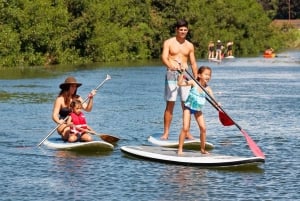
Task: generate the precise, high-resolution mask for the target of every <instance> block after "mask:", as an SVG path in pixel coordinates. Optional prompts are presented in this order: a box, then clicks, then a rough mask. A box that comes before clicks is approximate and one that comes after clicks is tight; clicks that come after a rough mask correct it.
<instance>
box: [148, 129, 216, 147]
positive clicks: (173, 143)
mask: <svg viewBox="0 0 300 201" xmlns="http://www.w3.org/2000/svg"><path fill="white" fill-rule="evenodd" d="M160 137H161V134H158V133H156V134H153V135H151V136H149V137H148V141H149V142H151V143H152V144H154V145H157V146H162V147H174V148H177V147H178V136H177V137H175V136H169V139H167V140H163V139H161V138H160ZM183 148H185V149H199V150H200V139H199V138H195V139H193V140H188V139H185V140H184V145H183ZM213 148H214V145H213V144H212V143H209V142H206V143H205V149H208V150H210V149H213Z"/></svg>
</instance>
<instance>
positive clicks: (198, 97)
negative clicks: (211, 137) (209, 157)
mask: <svg viewBox="0 0 300 201" xmlns="http://www.w3.org/2000/svg"><path fill="white" fill-rule="evenodd" d="M182 72H183V71H182ZM211 74H212V70H211V68H210V67H208V66H201V67H200V68H199V69H198V74H197V76H195V79H196V80H197V81H198V83H199V84H200V85H201V86H203V88H205V90H206V91H207V92H208V93H209V95H210V96H212V97H213V91H212V89H211V88H210V87H209V86H208V82H209V81H210V79H211ZM198 83H196V82H195V81H194V80H189V81H186V80H185V79H184V77H183V73H181V74H180V75H179V77H178V85H179V86H191V90H190V92H189V95H188V98H187V100H186V101H185V103H184V110H183V127H182V129H181V133H180V136H179V146H178V155H183V143H184V140H185V136H186V135H187V133H188V131H189V130H190V123H191V115H192V114H194V116H195V119H196V121H197V123H198V126H199V130H200V141H201V147H200V151H201V153H202V154H208V152H207V151H206V150H205V142H206V125H205V120H204V116H203V113H202V111H201V110H202V108H203V106H204V104H205V102H206V99H205V97H206V96H207V95H206V93H205V92H204V91H203V90H202V89H201V87H200V86H199V85H198Z"/></svg>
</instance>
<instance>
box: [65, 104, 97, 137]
mask: <svg viewBox="0 0 300 201" xmlns="http://www.w3.org/2000/svg"><path fill="white" fill-rule="evenodd" d="M70 106H71V108H72V112H71V113H70V117H69V118H68V121H67V124H68V125H70V134H69V138H68V142H76V141H77V140H80V141H84V142H90V141H92V137H91V136H90V135H89V134H88V133H87V131H89V130H90V131H92V129H91V128H90V127H89V126H88V125H87V124H86V119H85V116H84V114H83V113H82V112H81V109H82V104H81V101H80V100H78V99H77V100H73V101H72V102H71V105H70Z"/></svg>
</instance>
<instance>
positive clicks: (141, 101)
mask: <svg viewBox="0 0 300 201" xmlns="http://www.w3.org/2000/svg"><path fill="white" fill-rule="evenodd" d="M198 64H199V65H209V66H211V67H212V69H213V75H212V80H211V82H210V86H211V87H212V89H213V90H214V93H215V97H216V99H217V100H218V101H219V102H221V104H222V105H223V108H224V109H225V110H226V112H227V113H228V114H229V115H230V116H231V117H232V118H233V119H234V120H235V121H236V122H237V123H238V124H239V125H240V126H241V127H242V128H243V129H245V130H246V131H247V133H248V134H249V135H250V136H251V138H252V139H253V140H254V141H255V142H256V143H257V144H258V146H259V147H260V148H261V149H262V150H263V152H264V153H265V154H266V162H265V163H264V164H262V165H260V166H258V167H256V168H240V169H239V168H227V169H212V168H199V167H190V166H180V165H170V164H163V163H157V162H152V161H146V160H140V159H135V158H132V157H128V156H127V155H125V154H123V153H122V152H121V151H120V147H121V146H124V145H141V144H149V143H148V142H147V137H148V136H149V135H151V134H154V133H162V131H163V111H164V106H165V103H164V100H163V87H164V73H165V68H164V66H163V65H162V64H161V63H160V62H156V63H155V62H154V63H147V64H121V65H119V66H112V65H107V66H105V65H93V66H92V65H91V66H77V67H70V66H67V67H39V68H38V67H35V68H27V69H14V70H11V69H1V70H0V107H1V116H2V117H1V122H2V123H1V130H0V145H1V146H0V159H1V172H0V177H1V187H0V193H1V197H0V200H44V201H47V200H105V201H106V200H107V201H111V200H116V201H117V200H118V201H119V200H126V201H127V200H139V201H142V200H147V201H148V200H154V201H165V200H172V201H174V200H297V199H300V195H299V185H300V182H299V178H300V175H299V172H300V171H299V167H300V160H299V159H300V122H299V117H300V107H299V103H300V52H299V51H298V52H297V51H288V52H284V53H281V54H279V55H278V57H277V58H274V59H264V58H262V57H256V58H236V59H231V60H224V61H223V62H222V63H221V64H217V63H209V62H207V61H205V60H199V61H198ZM107 74H109V75H110V76H111V77H112V79H111V80H108V81H107V82H106V83H105V84H104V85H103V87H102V88H100V89H99V91H98V93H97V96H96V97H95V100H94V101H95V103H94V108H93V110H92V112H90V113H86V117H87V121H88V122H89V125H90V126H91V127H93V128H94V129H95V130H97V131H98V132H102V133H109V134H111V135H115V136H118V137H120V138H121V140H120V141H119V143H118V145H117V146H116V147H115V149H114V151H112V152H107V153H94V154H79V153H73V152H68V151H56V150H52V149H48V148H47V147H45V146H44V145H42V146H40V147H38V146H37V144H38V143H39V142H41V140H42V139H43V138H44V137H46V136H47V134H48V133H49V132H50V131H51V130H52V129H53V128H55V126H56V125H55V124H54V123H53V122H52V120H51V118H50V117H51V110H52V104H53V100H54V99H55V97H56V96H57V94H58V92H59V88H58V85H59V84H60V83H62V82H63V81H64V79H65V78H66V77H67V76H69V75H72V76H75V77H76V78H77V80H78V81H79V82H82V83H83V86H81V87H80V88H79V89H78V92H79V94H81V95H82V96H84V97H86V95H87V94H88V93H89V91H90V90H91V89H93V88H95V87H96V86H97V85H98V84H99V83H101V82H102V81H103V80H104V79H105V77H106V75H107ZM204 115H205V118H206V122H207V141H208V142H210V143H213V144H214V145H215V149H213V150H211V152H213V153H220V154H228V155H238V156H252V153H251V151H250V149H249V147H248V146H247V143H246V141H245V138H244V137H243V135H242V134H241V132H240V131H239V130H238V129H237V128H236V127H235V126H231V127H224V126H222V125H221V124H220V123H219V121H218V114H217V112H216V111H215V109H214V108H212V107H211V106H210V105H209V104H207V105H206V106H205V108H204ZM180 127H181V110H180V107H179V102H177V104H176V107H175V111H174V119H173V122H172V126H171V135H172V136H177V135H178V133H179V129H180ZM191 132H192V133H193V134H194V135H195V136H196V135H198V128H197V126H196V123H195V120H192V125H191ZM53 136H57V134H56V133H54V134H53ZM95 139H96V138H95ZM199 154H200V153H199Z"/></svg>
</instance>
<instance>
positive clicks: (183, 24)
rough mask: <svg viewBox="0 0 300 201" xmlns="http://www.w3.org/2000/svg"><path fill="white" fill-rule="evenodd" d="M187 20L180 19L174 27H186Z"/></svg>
mask: <svg viewBox="0 0 300 201" xmlns="http://www.w3.org/2000/svg"><path fill="white" fill-rule="evenodd" d="M188 25H189V24H188V22H187V21H186V20H184V19H180V20H178V21H177V23H176V29H178V28H180V27H188Z"/></svg>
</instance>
